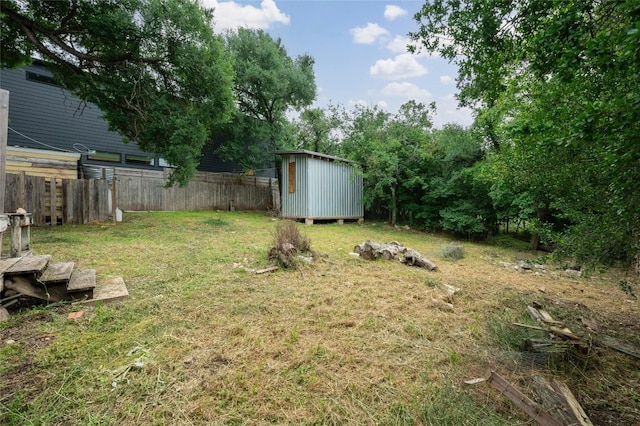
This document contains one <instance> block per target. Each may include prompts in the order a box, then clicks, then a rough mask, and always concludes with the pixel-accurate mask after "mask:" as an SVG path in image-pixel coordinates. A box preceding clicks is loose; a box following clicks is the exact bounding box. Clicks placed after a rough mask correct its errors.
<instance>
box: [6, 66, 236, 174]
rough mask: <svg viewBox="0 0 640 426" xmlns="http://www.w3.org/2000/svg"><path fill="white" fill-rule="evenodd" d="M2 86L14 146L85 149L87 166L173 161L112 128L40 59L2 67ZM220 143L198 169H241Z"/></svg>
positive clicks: (158, 167) (139, 165)
mask: <svg viewBox="0 0 640 426" xmlns="http://www.w3.org/2000/svg"><path fill="white" fill-rule="evenodd" d="M0 88H1V89H5V90H8V91H9V132H8V138H7V145H8V146H9V147H12V146H13V147H24V148H34V149H45V150H51V151H60V152H73V153H79V154H81V156H80V161H81V163H82V166H88V167H85V169H87V170H91V169H96V168H98V166H102V167H107V168H113V167H126V168H137V169H151V170H162V169H163V168H164V167H168V166H169V164H167V162H166V161H164V159H163V158H161V157H158V156H156V155H154V154H152V153H148V152H145V151H143V150H141V149H140V148H139V147H138V146H137V144H136V143H135V142H129V143H128V144H124V143H123V142H122V136H121V135H119V134H118V133H115V132H112V131H110V130H109V126H108V124H107V122H106V121H105V120H103V119H102V117H101V111H100V109H99V108H98V107H97V106H96V105H93V104H83V103H82V102H81V101H80V99H78V98H77V97H75V96H73V95H71V94H70V93H69V92H67V91H65V90H64V89H62V88H61V87H60V86H58V85H57V84H56V82H55V80H54V79H53V77H52V75H51V73H50V72H49V71H47V70H46V68H45V67H44V66H42V65H41V64H40V63H38V62H35V63H33V64H32V65H28V66H25V67H23V68H20V69H13V70H0ZM219 143H220V142H219V141H218V142H217V145H216V143H215V142H214V143H212V144H210V145H207V146H206V147H205V148H204V149H203V151H202V154H203V155H202V159H201V162H200V166H199V167H198V170H200V171H208V172H218V173H220V172H230V173H233V172H241V171H242V170H239V168H238V167H237V166H236V165H235V164H234V163H231V162H226V161H223V160H222V159H220V158H219V157H218V156H217V155H216V154H215V150H216V148H217V147H218V146H219Z"/></svg>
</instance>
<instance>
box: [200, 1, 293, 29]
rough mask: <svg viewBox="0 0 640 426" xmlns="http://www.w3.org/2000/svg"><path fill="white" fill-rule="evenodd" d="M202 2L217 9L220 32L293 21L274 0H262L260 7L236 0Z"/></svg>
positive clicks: (216, 24) (265, 27) (216, 14)
mask: <svg viewBox="0 0 640 426" xmlns="http://www.w3.org/2000/svg"><path fill="white" fill-rule="evenodd" d="M202 4H203V6H204V7H207V8H214V9H215V11H214V12H213V16H214V21H215V25H214V27H215V30H216V31H218V32H220V31H223V30H228V29H234V28H238V27H246V28H252V29H267V28H269V27H271V25H272V24H274V23H281V24H285V25H288V24H289V22H290V21H291V18H289V16H288V15H286V14H284V13H282V12H281V11H280V9H278V6H277V5H276V2H275V1H274V0H262V3H260V8H257V7H255V6H252V5H241V4H238V3H236V2H234V1H223V2H218V1H217V0H202Z"/></svg>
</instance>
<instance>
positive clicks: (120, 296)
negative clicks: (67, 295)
mask: <svg viewBox="0 0 640 426" xmlns="http://www.w3.org/2000/svg"><path fill="white" fill-rule="evenodd" d="M128 297H129V291H127V286H126V285H125V284H124V280H123V279H122V277H112V278H101V279H99V280H98V281H97V282H96V288H95V289H94V290H93V298H91V299H88V300H83V301H80V302H75V303H74V304H82V305H95V304H96V303H98V302H102V303H107V302H116V301H119V300H124V299H127V298H128Z"/></svg>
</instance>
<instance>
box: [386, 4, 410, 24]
mask: <svg viewBox="0 0 640 426" xmlns="http://www.w3.org/2000/svg"><path fill="white" fill-rule="evenodd" d="M406 14H407V11H406V10H404V9H403V8H401V7H400V6H394V5H391V4H388V5H386V6H385V8H384V17H385V18H387V19H388V20H389V21H393V20H394V19H396V18H399V17H401V16H403V15H406Z"/></svg>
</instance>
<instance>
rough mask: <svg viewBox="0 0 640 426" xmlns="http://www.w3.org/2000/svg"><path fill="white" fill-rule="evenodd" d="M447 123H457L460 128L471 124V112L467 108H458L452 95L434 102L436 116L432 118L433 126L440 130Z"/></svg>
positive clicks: (456, 101)
mask: <svg viewBox="0 0 640 426" xmlns="http://www.w3.org/2000/svg"><path fill="white" fill-rule="evenodd" d="M447 123H458V124H460V125H462V126H470V125H471V124H473V111H472V110H471V109H469V108H460V107H459V106H458V100H457V99H456V97H455V95H454V94H453V93H451V94H448V95H446V96H442V97H440V98H438V99H437V100H436V115H435V117H433V124H434V126H435V127H438V128H440V127H442V126H443V125H445V124H447Z"/></svg>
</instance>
